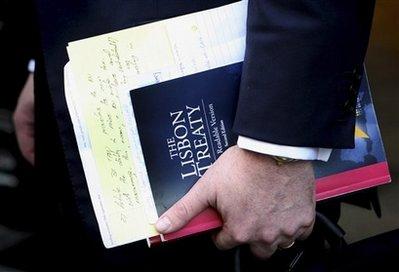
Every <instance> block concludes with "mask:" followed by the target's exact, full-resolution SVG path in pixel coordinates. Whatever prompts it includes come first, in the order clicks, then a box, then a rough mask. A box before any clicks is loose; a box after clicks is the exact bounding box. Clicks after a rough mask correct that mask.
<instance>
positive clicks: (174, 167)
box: [130, 63, 390, 214]
mask: <svg viewBox="0 0 399 272" xmlns="http://www.w3.org/2000/svg"><path fill="white" fill-rule="evenodd" d="M241 69H242V63H237V64H232V65H228V66H225V67H221V68H217V69H213V70H209V71H205V72H201V73H198V74H194V75H190V76H186V77H182V78H178V79H174V80H171V81H166V82H163V83H159V84H155V85H151V86H147V87H144V88H140V89H137V90H133V91H131V92H130V94H131V99H132V105H133V109H134V114H135V118H136V122H137V126H138V131H139V136H140V142H141V145H142V150H143V153H144V159H145V163H146V167H147V170H148V176H149V181H150V185H151V190H152V193H153V196H154V200H155V204H156V207H157V211H158V214H162V213H163V212H164V211H166V210H167V209H168V208H169V207H170V206H171V205H173V204H174V203H175V202H176V201H177V200H178V199H180V198H181V197H182V196H183V195H184V194H185V193H186V192H187V191H188V190H189V189H190V188H191V187H192V186H193V184H194V183H195V182H196V181H197V180H198V179H199V178H200V177H201V176H202V175H203V174H204V173H205V171H206V169H208V168H209V167H210V166H211V165H212V163H214V162H215V160H216V159H217V158H218V157H219V156H220V155H221V154H222V153H223V152H224V151H225V150H226V149H227V148H228V147H229V146H231V145H234V144H235V143H236V140H237V135H235V134H234V133H233V132H232V126H233V121H234V117H235V109H236V104H237V99H238V93H239V87H240V76H241ZM356 126H357V127H356V136H357V137H356V147H355V149H347V150H344V149H342V150H334V151H333V153H332V154H331V157H330V160H329V161H328V162H326V163H325V162H314V171H315V176H316V179H317V199H318V200H321V199H326V198H330V197H334V196H338V195H342V194H346V193H350V192H354V191H357V190H361V189H365V188H370V187H373V186H376V185H380V184H383V183H387V182H389V181H390V176H389V172H388V167H387V163H386V158H385V153H384V148H383V145H382V140H381V136H380V132H379V128H378V124H377V119H376V116H375V111H374V107H373V104H372V100H371V96H370V91H369V85H368V82H367V79H366V77H364V78H363V81H362V84H361V87H360V92H359V99H358V107H357V123H356Z"/></svg>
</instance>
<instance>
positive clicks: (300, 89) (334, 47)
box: [35, 0, 374, 266]
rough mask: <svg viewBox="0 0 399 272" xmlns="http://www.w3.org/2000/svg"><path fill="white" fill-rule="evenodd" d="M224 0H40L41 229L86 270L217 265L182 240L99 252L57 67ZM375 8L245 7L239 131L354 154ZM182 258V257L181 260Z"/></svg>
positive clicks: (306, 2)
mask: <svg viewBox="0 0 399 272" xmlns="http://www.w3.org/2000/svg"><path fill="white" fill-rule="evenodd" d="M230 2H234V1H233V0H112V1H110V0H96V1H90V0H57V1H50V0H36V7H37V18H38V22H39V29H40V38H41V55H40V57H39V59H38V61H37V73H36V78H35V79H36V81H35V84H36V86H35V87H36V88H35V92H36V94H35V97H36V141H37V142H36V156H37V157H36V166H37V169H38V175H39V179H38V180H39V182H40V184H39V186H42V188H43V191H44V192H47V194H45V196H44V197H46V198H48V202H49V203H53V204H54V205H52V207H54V210H56V211H57V213H56V214H58V215H59V216H53V217H51V220H50V219H49V222H48V224H47V225H48V228H47V229H45V231H46V232H47V233H48V232H50V233H53V234H54V235H55V236H56V237H58V238H57V239H62V241H63V242H64V243H66V244H68V243H69V246H70V247H68V246H65V245H64V247H65V248H67V249H70V250H69V251H68V252H69V253H70V254H72V253H77V254H75V255H74V256H75V257H74V258H77V259H75V261H78V259H79V261H83V260H88V259H90V258H91V257H92V259H91V260H92V262H91V263H97V264H99V265H100V266H102V265H103V264H104V263H107V262H108V261H110V260H111V261H110V262H113V263H114V264H119V265H122V266H123V264H125V263H127V264H129V262H137V261H138V260H142V262H143V263H149V262H148V260H151V259H154V254H158V257H157V258H158V259H159V258H161V259H159V260H160V262H168V258H171V259H172V260H178V259H179V260H181V259H185V260H190V255H191V257H193V256H194V257H195V256H198V255H197V254H202V255H201V256H203V258H209V260H210V259H211V258H216V259H220V258H222V257H221V255H220V253H215V252H216V251H212V250H206V251H203V252H201V253H200V252H198V250H200V249H201V248H202V247H199V246H197V247H196V246H194V247H191V248H197V249H196V251H195V252H194V251H193V252H191V251H189V252H187V250H185V247H184V246H181V244H179V243H178V244H177V245H175V247H176V248H179V247H180V248H181V249H182V250H180V251H179V250H178V249H176V251H171V250H170V249H168V250H166V251H162V250H159V251H158V250H155V251H151V253H148V251H146V250H144V249H145V247H146V245H145V244H143V243H135V244H134V245H129V246H126V247H121V248H118V249H115V250H110V251H106V252H105V251H104V250H103V248H102V245H101V242H100V236H99V232H98V228H97V224H96V220H95V217H94V212H93V210H92V206H91V203H90V197H89V194H88V190H87V185H86V182H85V178H84V172H83V169H82V165H81V162H80V159H79V153H78V150H77V146H76V142H75V137H74V133H73V129H72V125H71V122H70V119H69V115H68V111H67V107H66V103H65V98H64V90H63V67H64V65H65V63H66V62H67V60H68V59H67V53H66V49H65V47H66V45H67V43H68V42H70V41H73V40H77V39H82V38H86V37H90V36H94V35H98V34H102V33H106V32H111V31H115V30H119V29H123V28H127V27H132V26H135V25H139V24H143V23H146V22H150V21H154V20H159V19H163V18H168V17H172V16H176V15H181V14H185V13H190V12H194V11H199V10H203V9H208V8H212V7H215V6H219V5H222V4H227V3H230ZM373 2H374V1H373V0H318V1H313V0H250V5H249V16H248V33H247V50H246V56H245V63H244V72H243V75H242V87H241V92H240V99H239V103H238V109H237V116H236V122H235V131H236V132H237V133H239V134H241V135H244V136H249V137H252V138H255V139H260V140H264V141H268V142H273V143H280V144H285V145H294V146H295V145H298V146H317V147H337V148H345V147H352V146H353V130H354V107H355V100H356V94H357V89H358V85H359V80H360V71H361V67H362V63H363V58H364V54H365V51H366V48H367V41H368V36H369V31H370V24H371V18H372V11H373V4H374V3H373ZM61 136H62V137H61ZM49 206H51V205H50V204H49ZM55 226H57V227H55ZM60 229H61V230H60ZM83 241H85V242H83ZM182 243H184V242H182ZM206 243H207V242H206ZM83 244H84V245H85V246H83ZM77 245H78V246H77ZM168 247H169V246H168ZM172 247H173V246H172ZM135 249H139V250H136V251H135V252H136V253H135V254H133V255H134V256H135V257H136V258H133V257H132V252H133V251H134V250H135ZM137 252H139V253H137ZM154 252H155V253H154ZM156 252H159V253H156ZM176 252H178V253H177V254H175V255H173V254H174V253H176ZM183 253H184V254H185V255H184V256H186V257H181V258H180V257H179V256H180V255H181V254H183ZM90 256H91V257H90ZM99 256H101V257H99ZM121 256H124V258H123V257H121ZM212 256H213V257H212ZM215 256H216V257H215ZM132 258H133V259H132ZM104 260H105V261H104ZM162 260H163V261H162ZM150 263H151V261H150ZM152 264H154V263H153V262H152ZM104 265H106V264H104Z"/></svg>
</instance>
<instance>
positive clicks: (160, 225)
mask: <svg viewBox="0 0 399 272" xmlns="http://www.w3.org/2000/svg"><path fill="white" fill-rule="evenodd" d="M171 225H172V224H171V223H170V220H169V218H168V217H167V216H164V217H161V218H160V219H159V220H158V221H157V223H156V224H155V227H156V228H157V230H158V231H159V232H166V231H167V230H168V229H169V228H170V226H171Z"/></svg>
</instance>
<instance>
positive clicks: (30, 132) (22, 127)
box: [14, 74, 35, 165]
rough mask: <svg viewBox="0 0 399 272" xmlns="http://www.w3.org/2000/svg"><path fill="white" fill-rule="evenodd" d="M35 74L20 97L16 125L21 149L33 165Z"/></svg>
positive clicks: (15, 116)
mask: <svg viewBox="0 0 399 272" xmlns="http://www.w3.org/2000/svg"><path fill="white" fill-rule="evenodd" d="M34 123H35V119H34V95H33V75H32V74H30V75H29V77H28V80H27V81H26V83H25V86H24V88H23V89H22V92H21V94H20V96H19V99H18V104H17V108H16V109H15V112H14V125H15V132H16V134H17V140H18V145H19V149H20V150H21V152H22V155H23V156H24V158H25V159H26V160H28V161H29V162H30V163H31V164H32V165H33V164H34V160H35V141H34V135H35V130H34Z"/></svg>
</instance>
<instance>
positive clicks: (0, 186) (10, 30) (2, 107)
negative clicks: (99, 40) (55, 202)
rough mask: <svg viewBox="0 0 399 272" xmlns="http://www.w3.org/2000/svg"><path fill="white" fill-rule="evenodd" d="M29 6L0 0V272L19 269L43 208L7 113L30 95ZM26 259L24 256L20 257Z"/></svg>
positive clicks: (31, 24)
mask: <svg viewBox="0 0 399 272" xmlns="http://www.w3.org/2000/svg"><path fill="white" fill-rule="evenodd" d="M33 14H34V13H33V6H32V4H31V2H30V1H26V0H25V1H20V0H0V63H1V65H0V82H1V85H0V270H1V271H3V270H5V268H4V267H3V266H13V267H15V266H16V265H14V264H18V263H19V266H20V267H19V268H21V269H24V268H25V267H24V263H23V261H18V260H22V259H24V250H21V248H26V245H27V244H30V243H31V241H32V240H34V239H36V236H35V235H34V233H36V231H37V230H38V229H40V224H41V222H43V220H41V219H42V215H43V214H44V213H43V211H44V209H43V208H44V206H43V205H42V201H41V199H40V198H39V197H38V195H39V194H38V190H40V189H39V188H38V187H37V186H36V184H35V178H34V176H33V169H32V166H31V164H30V163H29V162H27V161H26V160H25V159H24V158H23V156H22V155H21V153H20V151H19V148H18V144H17V140H16V136H15V132H14V128H13V125H12V124H13V122H12V113H13V111H14V110H15V107H16V105H17V102H18V97H19V96H20V93H21V90H23V92H24V93H26V94H29V93H32V91H33V82H32V81H33V74H32V73H31V72H29V70H28V65H29V63H30V60H31V59H34V57H35V52H36V48H35V46H34V45H35V41H36V39H37V38H38V37H37V34H36V33H35V27H34V19H33ZM26 255H28V252H26Z"/></svg>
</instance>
